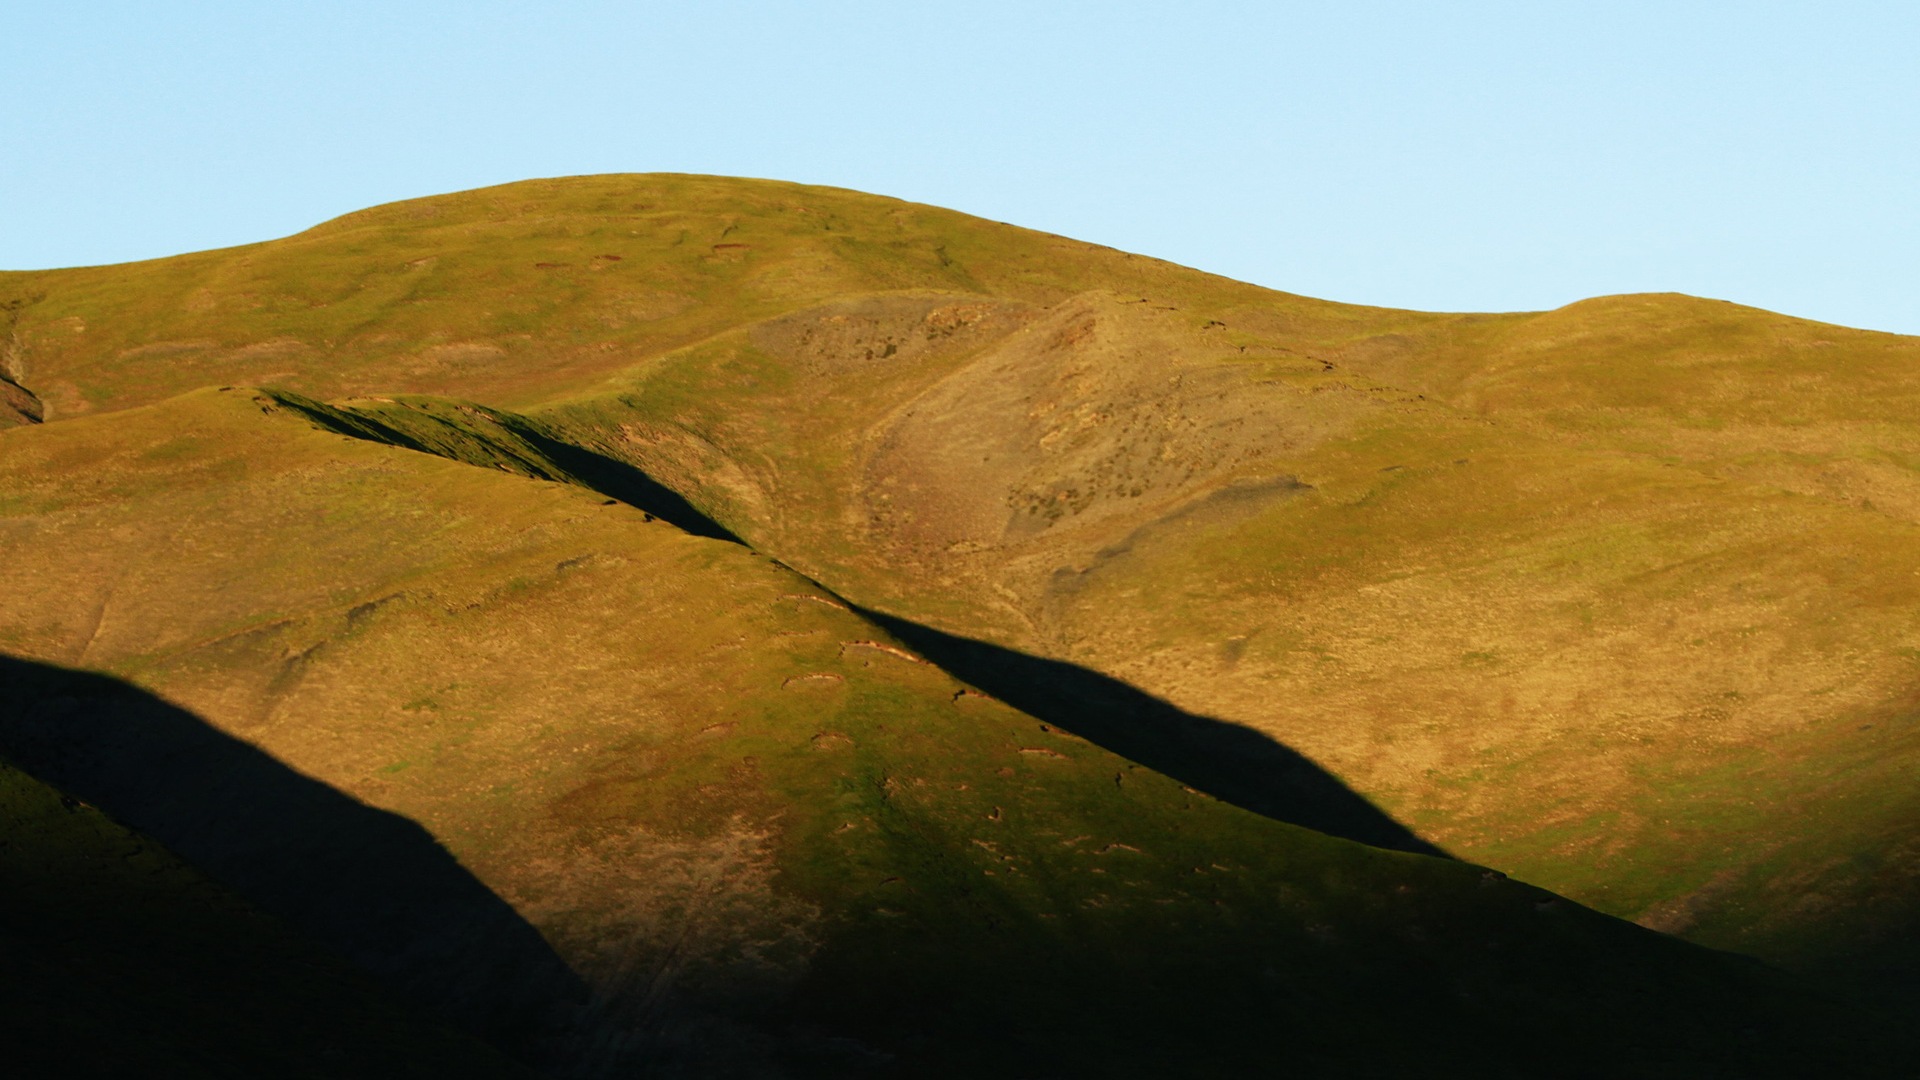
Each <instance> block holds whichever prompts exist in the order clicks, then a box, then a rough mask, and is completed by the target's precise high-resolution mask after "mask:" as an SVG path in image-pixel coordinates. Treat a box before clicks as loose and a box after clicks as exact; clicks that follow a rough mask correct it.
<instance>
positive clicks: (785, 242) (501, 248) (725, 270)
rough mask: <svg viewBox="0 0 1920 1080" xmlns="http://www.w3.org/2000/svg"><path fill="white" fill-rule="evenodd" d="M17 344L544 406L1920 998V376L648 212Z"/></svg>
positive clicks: (1831, 359) (821, 193) (1766, 937)
mask: <svg viewBox="0 0 1920 1080" xmlns="http://www.w3.org/2000/svg"><path fill="white" fill-rule="evenodd" d="M615 256H617V258H614V257H615ZM0 300H5V301H7V302H9V303H11V302H13V301H18V304H17V305H16V306H15V307H13V308H10V309H9V312H10V317H12V318H13V319H14V331H13V334H14V336H13V337H12V338H11V339H10V340H11V341H12V342H13V344H12V345H10V346H9V347H8V348H9V352H8V354H7V355H8V356H9V357H10V358H11V359H10V361H9V364H10V367H9V371H10V372H12V373H13V374H14V375H16V376H17V377H18V378H19V380H20V384H21V386H23V387H25V388H26V390H29V391H32V392H33V393H35V394H37V395H39V400H40V401H41V402H43V404H44V407H45V410H46V411H47V413H48V414H49V415H51V416H53V417H55V418H56V419H57V418H59V417H61V416H73V415H78V414H80V413H81V412H83V411H84V410H87V409H94V410H98V409H107V408H114V407H118V406H120V405H125V404H131V403H136V402H141V401H151V400H156V399H157V398H159V397H162V396H165V395H167V394H171V393H174V392H177V391H182V390H187V389H191V388H194V387H199V386H203V385H210V384H220V383H224V382H229V381H232V382H254V383H261V382H271V383H277V384H283V385H286V386H289V387H294V388H299V389H303V390H305V391H307V392H310V393H312V394H316V395H319V396H322V397H328V398H339V397H348V396H354V395H389V396H390V395H394V394H404V393H406V392H443V393H454V394H458V395H460V396H463V397H467V398H473V399H477V400H479V401H482V402H484V403H486V404H488V405H492V406H508V405H512V406H519V407H523V408H525V409H527V410H529V411H530V412H531V413H532V414H533V415H535V416H536V417H537V418H538V419H539V420H540V421H541V422H542V423H543V424H544V425H545V427H544V428H543V430H546V431H549V432H552V433H556V434H558V435H560V436H563V437H564V438H565V439H568V440H571V441H572V442H574V443H577V444H580V445H582V446H587V447H591V448H593V449H595V450H597V451H599V452H602V453H604V454H606V455H609V456H612V457H616V458H620V459H624V460H626V461H628V462H632V463H637V464H639V465H640V466H642V467H643V468H644V469H645V470H646V471H647V473H648V474H650V475H651V476H653V477H657V478H659V479H660V480H663V481H665V482H666V483H668V484H669V485H671V486H672V487H673V488H675V489H676V490H677V491H678V492H679V493H680V494H681V495H684V496H685V497H686V498H687V499H688V500H691V502H693V503H694V504H696V505H697V506H698V507H699V508H700V509H703V510H704V511H706V512H707V513H709V514H711V515H713V516H714V517H716V518H718V519H720V521H721V523H722V524H723V525H725V526H726V527H727V528H729V529H731V530H733V531H734V532H735V533H738V534H739V535H741V536H742V537H744V538H745V539H747V540H748V541H750V542H751V543H753V544H754V545H755V546H756V547H757V548H758V549H759V550H761V551H763V552H764V553H766V554H769V555H773V556H776V557H778V558H780V559H782V560H784V561H785V562H787V563H789V564H791V565H793V566H795V567H797V568H799V569H801V570H802V571H804V572H805V573H807V574H809V575H810V576H812V577H814V578H815V579H818V580H820V581H822V582H824V583H826V584H828V585H830V586H832V587H833V588H835V589H836V590H838V591H839V592H841V593H843V594H845V595H846V596H848V597H849V598H851V599H854V600H856V601H859V602H861V603H863V604H866V605H869V606H872V607H876V608H880V609H884V610H888V611H892V612H895V613H898V614H902V615H906V616H910V617H912V618H915V619H918V620H920V621H922V622H925V623H929V624H932V625H935V626H938V627H941V628H943V629H946V630H949V631H953V632H956V633H961V634H966V635H970V636H974V637H982V638H987V639H991V640H994V641H997V642H999V643H1001V644H1005V645H1010V646H1013V647H1017V648H1023V649H1027V650H1030V651H1035V652H1043V653H1046V654H1049V655H1053V656H1058V657H1063V658H1066V659H1071V660H1074V661H1076V662H1079V663H1082V664H1086V665H1088V666H1091V667H1094V668H1098V669H1101V670H1103V671H1106V672H1108V673H1110V674H1114V675H1117V676H1120V677H1122V678H1124V679H1127V680H1129V681H1131V682H1133V683H1135V684H1137V685H1139V686H1141V687H1143V688H1144V689H1147V690H1149V691H1152V692H1154V693H1157V694H1160V695H1162V696H1165V697H1167V698H1170V699H1172V700H1173V701H1175V702H1176V703H1178V704H1180V705H1182V706H1184V707H1185V708H1187V709H1189V710H1191V711H1194V712H1197V713H1202V714H1207V715H1212V716H1217V717H1221V718H1225V719H1228V720H1233V721H1237V722H1241V723H1244V724H1247V725H1249V726H1251V727H1255V728H1257V729H1259V730H1261V731H1264V732H1267V733H1269V734H1271V735H1273V736H1274V737H1275V738H1277V739H1279V740H1280V741H1282V742H1284V743H1287V744H1288V745H1291V746H1293V747H1296V748H1298V749H1300V750H1302V751H1305V752H1307V753H1308V754H1310V755H1311V756H1312V757H1314V758H1315V759H1316V760H1318V761H1319V762H1321V763H1322V764H1323V765H1325V766H1326V767H1327V768H1328V769H1329V770H1331V771H1332V772H1333V773H1335V774H1336V775H1338V776H1339V777H1341V778H1342V779H1344V780H1346V781H1347V782H1348V783H1350V784H1352V785H1353V786H1355V787H1356V788H1358V789H1359V790H1360V791H1361V792H1362V793H1364V794H1366V795H1367V796H1369V797H1371V798H1373V799H1374V800H1375V801H1377V802H1378V803H1380V804H1381V805H1382V806H1384V807H1385V808H1386V809H1388V810H1389V811H1391V812H1392V813H1393V814H1394V815H1395V816H1397V817H1398V818H1400V819H1401V820H1403V821H1405V822H1407V823H1409V824H1411V825H1413V826H1414V827H1415V828H1417V829H1418V830H1419V831H1420V832H1421V833H1422V834H1423V835H1425V836H1426V837H1428V838H1429V839H1431V840H1433V841H1435V842H1437V843H1440V844H1442V845H1444V846H1445V847H1447V848H1448V849H1449V850H1452V851H1455V852H1457V853H1459V854H1461V855H1463V856H1465V857H1467V858H1470V859H1474V860H1478V861H1482V862H1486V863H1489V864H1493V865H1497V866H1500V867H1501V868H1502V869H1505V870H1508V871H1510V872H1512V873H1515V874H1516V875H1518V876H1522V877H1525V878H1526V879H1528V880H1532V881H1535V882H1538V883H1541V884H1544V885H1547V886H1549V887H1552V888H1555V889H1557V890H1560V891H1562V892H1565V893H1567V894H1569V895H1571V896H1574V897H1576V898H1578V899H1581V900H1583V901H1585V902H1588V903H1591V904H1594V905H1596V906H1599V907H1601V908H1603V909H1604V910H1607V911H1610V912H1613V913H1616V914H1621V915H1624V916H1628V917H1633V918H1639V919H1642V920H1644V921H1646V922H1648V923H1649V924H1650V925H1656V926H1660V927H1663V928H1665V929H1669V930H1673V931H1675V932H1678V933H1682V934H1685V935H1687V936H1690V937H1692V938H1694V939H1696V940H1700V941H1705V942H1710V943H1714V944H1719V945H1725V946H1729V947H1735V948H1740V949H1745V950H1750V951H1755V952H1758V953H1760V954H1762V955H1767V956H1770V957H1774V958H1779V959H1789V960H1794V961H1796V962H1799V963H1805V964H1809V965H1815V966H1818V965H1822V964H1837V965H1840V966H1846V965H1855V966H1856V967H1858V966H1859V965H1860V964H1861V963H1865V964H1866V965H1867V966H1876V965H1878V966H1883V967H1889V968H1892V969H1896V973H1897V970H1906V971H1908V972H1911V970H1912V966H1913V959H1914V942H1915V941H1916V940H1920V938H1917V937H1916V934H1915V933H1914V926H1915V925H1916V923H1915V917H1914V910H1913V901H1912V899H1911V898H1912V897H1913V896H1915V895H1920V890H1917V889H1916V888H1915V882H1916V878H1917V877H1920V874H1917V873H1916V870H1917V869H1920V865H1917V862H1916V859H1917V855H1916V852H1915V850H1914V848H1913V846H1912V842H1911V841H1910V840H1909V839H1908V838H1909V837H1911V836H1912V835H1913V826H1914V824H1915V816H1916V806H1915V803H1914V799H1915V796H1914V795H1913V794H1912V793H1913V792H1915V791H1920V785H1916V784H1915V782H1914V781H1915V764H1916V761H1917V760H1920V759H1917V758H1916V756H1915V753H1916V747H1915V744H1914V741H1913V740H1914V737H1915V735H1914V733H1915V730H1916V728H1915V726H1914V724H1913V723H1912V718H1913V716H1914V715H1915V709H1914V690H1915V685H1916V675H1920V670H1916V666H1915V664H1916V660H1915V658H1916V657H1917V656H1920V651H1916V650H1920V640H1916V637H1917V635H1920V631H1917V628H1916V625H1915V622H1914V619H1913V616H1912V614H1911V613H1912V612H1913V611H1914V605H1913V600H1914V599H1915V596H1914V593H1915V589H1916V588H1920V573H1916V571H1920V556H1915V555H1914V554H1913V553H1914V552H1916V551H1920V546H1916V545H1915V543H1914V539H1915V537H1914V535H1913V530H1914V523H1915V521H1916V520H1920V483H1917V482H1916V472H1915V468H1916V464H1920V462H1916V457H1915V455H1916V453H1920V450H1916V448H1920V432H1917V431H1916V430H1915V423H1914V421H1913V419H1912V418H1913V417H1915V416H1920V408H1917V407H1920V401H1916V400H1915V398H1916V392H1917V391H1920V378H1917V377H1916V374H1915V361H1916V355H1917V352H1916V346H1915V343H1914V341H1913V339H1910V338H1903V337H1898V336H1894V335H1886V334H1873V333H1866V332H1862V331H1855V330H1848V329H1845V328H1840V327H1833V326H1825V325H1821V324H1815V323H1809V322H1806V321H1803V320H1795V319H1790V318H1786V317H1784V316H1778V315H1773V314H1770V313H1766V312H1760V311H1755V310H1753V309H1748V308H1741V307H1737V306H1735V305H1730V304H1723V303H1717V302H1711V301H1704V300H1696V299H1692V298H1687V297H1679V296H1633V297H1613V298H1604V299H1600V300H1592V301H1586V302H1583V303H1579V304H1574V305H1571V306H1569V307H1567V308H1564V309H1561V310H1558V311H1553V312H1547V313H1540V314H1523V315H1499V316H1487V315H1427V314H1418V313H1406V312H1392V311H1385V310H1380V309H1370V308H1360V307H1350V306H1343V305H1335V304H1328V303H1324V302H1320V301H1314V300H1308V299H1304V298H1300V297H1296V296H1290V295H1286V294H1281V293H1275V292H1271V291H1267V290H1262V289H1257V288H1254V287H1251V286H1247V285H1243V284H1239V283H1235V282H1230V281H1225V280H1223V279H1220V278H1215V277H1211V276H1208V275H1205V274H1201V273H1198V272H1195V271H1191V270H1186V269H1183V268H1179V267H1173V266H1169V265H1167V264H1164V263H1159V262H1156V261H1153V260H1150V259H1144V258H1138V257H1134V256H1129V255H1125V254H1123V253H1119V252H1114V251H1111V250H1107V249H1101V248H1096V247H1092V246H1089V245H1085V244H1079V243H1076V242H1073V241H1069V240H1063V239H1060V238H1057V237H1049V236H1044V235H1041V234H1036V233H1032V232H1028V231H1025V230H1019V229H1014V228H1011V227H1008V226H1003V225H996V224H993V223H989V222H983V221H980V220H979V219H975V218H969V217H966V216H964V215H959V214H954V213H951V212H947V211H942V210H936V209H933V208H928V207H921V206H914V205H911V204H906V203H900V202H897V201H893V200H888V199H881V198H875V197H871V196H864V195H858V194H855V193H850V192H844V191H835V190H828V189H818V188H807V187H800V186H796V185H786V184H775V183H768V182H759V181H737V180H721V179H712V178H695V177H657V176H641V177H590V178H580V179H574V180H564V181H540V182H533V183H528V184H517V185H508V186H505V187H501V188H492V189H486V190H482V191H477V192H468V193H463V194H459V195H452V196H445V197H440V198H435V199H424V200H416V201H413V202H409V203H401V204H395V205H393V206H388V207H381V208H376V209H374V210H369V211H366V212H364V213H361V214H356V215H351V216H349V217H347V218H343V219H340V220H339V221H336V222H331V223H329V224H327V225H323V226H320V227H319V228H316V229H314V230H311V231H309V232H307V233H304V234H301V235H300V236H296V237H291V238H288V239H285V240H279V241H273V242H270V243H266V244H260V245H254V246H251V247H247V248H239V249H231V250H228V251H222V252H210V253H202V254H198V255H192V256H184V257H181V258H179V259H170V260H160V261H156V262H152V263H142V264H136V265H131V266H124V267H103V268H91V269H84V270H71V271H55V272H45V273H35V274H11V275H0ZM0 389H4V388H0ZM23 392H24V391H23ZM505 464H508V465H509V467H513V468H517V467H518V466H514V465H513V464H512V463H511V462H507V463H505ZM548 471H549V472H551V470H548ZM555 475H557V474H555Z"/></svg>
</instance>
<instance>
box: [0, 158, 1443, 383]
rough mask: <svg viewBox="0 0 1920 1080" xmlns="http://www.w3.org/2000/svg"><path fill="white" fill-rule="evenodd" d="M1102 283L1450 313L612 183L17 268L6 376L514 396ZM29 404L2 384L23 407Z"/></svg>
mask: <svg viewBox="0 0 1920 1080" xmlns="http://www.w3.org/2000/svg"><path fill="white" fill-rule="evenodd" d="M1089 288H1132V289H1151V290H1153V291H1155V292H1156V294H1161V295H1165V296H1169V297H1172V298H1174V299H1175V300H1176V301H1177V300H1183V299H1186V298H1188V297H1192V298H1194V299H1199V298H1201V297H1206V298H1208V300H1209V302H1210V303H1221V302H1224V303H1229V304H1255V305H1258V306H1259V307H1260V309H1261V313H1260V318H1261V319H1263V320H1266V321H1269V322H1271V321H1274V320H1281V321H1284V322H1285V323H1286V324H1287V325H1289V326H1293V327H1296V328H1297V329H1298V330H1299V331H1301V332H1305V333H1308V334H1310V335H1312V336H1314V337H1315V338H1316V339H1319V338H1332V339H1340V338H1344V337H1346V336H1349V335H1351V334H1352V333H1354V332H1356V329H1355V327H1356V326H1358V327H1359V328H1360V329H1361V330H1364V329H1365V328H1366V327H1369V326H1373V325H1375V324H1376V323H1381V322H1382V320H1384V321H1385V322H1386V323H1387V324H1389V325H1392V326H1397V325H1399V324H1400V323H1402V322H1408V321H1411V322H1413V323H1415V324H1418V325H1425V324H1427V323H1431V322H1434V321H1435V320H1434V318H1433V317H1431V316H1414V315H1406V314H1397V313H1387V312H1381V311H1377V310H1375V309H1369V308H1357V307H1351V306H1347V305H1338V304H1329V303H1325V302H1321V301H1314V300H1307V299H1304V298H1298V297H1286V296H1281V295H1278V294H1274V293H1271V292H1269V291H1267V290H1263V289H1257V288H1254V287H1252V286H1248V285H1242V284H1239V283H1237V282H1232V281H1228V280H1226V279H1223V278H1217V277H1213V276H1211V275H1207V274H1202V273H1199V272H1197V271H1193V270H1188V269H1185V268H1182V267H1176V266H1172V265H1170V264H1167V263H1162V262H1158V261H1156V260H1152V259H1145V258H1139V257H1136V256H1132V255H1128V254H1125V253H1122V252H1118V251H1113V250H1111V249H1108V248H1101V247H1096V246H1094V245H1090V244H1085V243H1080V242H1078V241H1072V240H1066V239H1063V238H1060V237H1056V236H1049V235H1046V234H1042V233H1035V232H1032V231H1029V230H1025V229H1018V228H1014V227H1012V226H1007V225H999V224H995V223H991V222H986V221H982V220H980V219H978V218H973V217H969V216H967V215H964V214H958V213H954V212H952V211H949V210H941V209H938V208H935V207H929V206H922V205H917V204H913V203H906V202H901V201H898V200H894V199H884V198H878V197H875V196H871V195H863V194H859V193H857V192H850V191H845V190H841V189H837V188H821V187H809V186H804V185H799V184H787V183H777V182H773V181H749V180H733V179H724V178H714V177H696V176H666V175H651V176H602V177H584V178H574V179H566V180H552V181H544V180H543V181H531V182H527V183H519V184H508V185H504V186H501V187H495V188H487V189H483V190H479V191H472V192H466V193H462V194H458V195H447V196H440V197H435V198H429V199H418V200H414V201H411V202H405V203H396V204H393V205H390V206H383V207H377V208H374V209H371V210H366V211H362V212H360V213H356V214H350V215H348V216H346V217H343V218H339V219H336V220H334V221H331V222H328V223H326V224H324V225H320V226H318V227H316V228H314V229H311V230H308V231H307V232H304V233H301V234H299V235H297V236H292V237H287V238H285V239H281V240H274V241H269V242H266V243H260V244H252V245H247V246H244V247H237V248H227V249H223V250H218V251H209V252H201V253H198V254H193V255H186V256H181V257H178V258H169V259H159V260H154V261H150V262H143V263H134V264H128V265H123V266H104V267H89V268H83V269H72V270H54V271H42V272H13V273H5V272H0V318H4V319H5V320H6V325H5V326H0V348H3V349H4V365H0V376H5V377H7V378H10V379H13V380H15V381H17V382H18V383H19V384H20V385H21V386H23V387H25V388H26V390H28V391H31V392H32V393H33V394H35V395H37V397H38V399H39V401H40V402H42V403H44V408H45V411H46V413H47V415H50V416H54V417H60V416H72V415H78V414H80V413H84V412H88V411H93V410H98V409H111V408H119V407H124V406H126V405H133V404H140V403H143V402H151V401H156V400H159V399H161V398H164V397H168V396H171V395H173V394H177V393H181V392H184V391H187V390H192V389H195V388H198V387H201V386H208V385H218V384H221V383H228V382H245V383H249V384H256V385H257V384H265V383H272V384H276V385H284V386H287V387H290V388H293V389H297V390H300V391H303V392H306V393H309V394H313V395H316V396H320V397H337V396H344V395H351V394H362V393H396V392H408V391H411V392H433V393H450V394H455V395H458V396H462V397H468V398H478V399H480V400H484V401H487V402H490V403H493V404H498V405H512V404H523V403H528V402H533V401H538V400H543V399H547V398H550V397H552V396H553V395H555V394H556V393H558V392H560V391H562V390H564V389H568V388H583V387H591V386H592V385H594V384H595V383H596V382H597V381H598V380H599V379H600V378H602V377H604V376H605V375H607V374H609V373H612V372H617V371H620V370H623V369H625V368H626V367H628V366H630V365H632V364H634V363H636V362H639V361H643V360H645V359H646V358H648V357H651V356H653V355H656V354H658V353H660V352H662V351H665V350H667V349H669V348H673V347H677V346H680V345H684V344H687V343H690V342H694V341H699V340H702V339H704V338H707V337H709V336H711V335H713V334H715V333H718V332H720V331H722V330H726V329H728V328H731V327H736V326H740V325H743V324H745V323H748V322H751V321H754V320H758V319H764V318H769V317H772V316H775V315H779V314H782V313H785V312H788V311H793V310H797V309H800V308H804V307H807V306H809V305H811V304H815V303H819V302H821V301H823V300H827V299H831V298H835V297H841V296H849V295H862V294H868V293H877V292H898V291H915V290H920V291H924V290H932V291H938V292H947V293H958V294H966V295H974V294H983V295H991V296H997V297H1006V298H1012V299H1017V300H1020V301H1023V302H1028V303H1034V304H1043V305H1044V304H1051V303H1054V302H1057V301H1059V300H1061V299H1064V298H1066V297H1068V296H1071V295H1073V294H1075V293H1078V292H1081V291H1084V290H1086V289H1089ZM1441 321H1445V320H1444V319H1442V320H1441ZM8 394H9V391H8V388H7V387H6V385H5V384H4V383H0V409H3V410H5V411H6V414H7V415H8V416H13V415H14V414H15V412H16V411H17V410H16V409H11V408H8V405H9V404H10V403H11V402H12V400H13V399H12V398H11V397H9V396H8Z"/></svg>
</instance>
